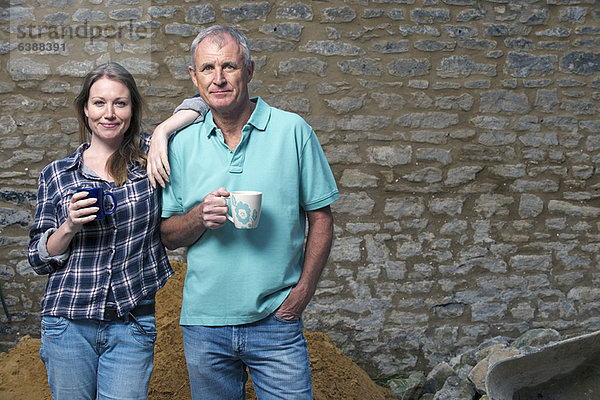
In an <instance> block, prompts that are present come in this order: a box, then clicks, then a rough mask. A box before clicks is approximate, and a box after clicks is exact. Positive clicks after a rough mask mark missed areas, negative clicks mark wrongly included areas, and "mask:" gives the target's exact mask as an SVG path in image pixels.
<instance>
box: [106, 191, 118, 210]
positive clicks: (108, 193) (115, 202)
mask: <svg viewBox="0 0 600 400" xmlns="http://www.w3.org/2000/svg"><path fill="white" fill-rule="evenodd" d="M104 195H105V196H106V195H108V196H110V197H112V200H113V208H112V209H110V210H109V211H104V214H106V215H110V214H112V213H114V212H115V209H116V208H117V199H115V196H114V195H113V194H112V193H111V192H104Z"/></svg>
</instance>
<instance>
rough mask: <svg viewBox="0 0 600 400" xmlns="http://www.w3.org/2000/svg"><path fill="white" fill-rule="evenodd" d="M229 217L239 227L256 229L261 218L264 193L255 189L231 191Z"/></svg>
mask: <svg viewBox="0 0 600 400" xmlns="http://www.w3.org/2000/svg"><path fill="white" fill-rule="evenodd" d="M228 199H229V203H230V205H229V210H230V211H231V215H229V213H228V214H227V219H228V220H230V221H231V222H233V225H234V226H235V227H236V228H237V229H254V228H256V227H257V226H258V220H259V219H260V208H261V204H262V193H261V192H253V191H238V192H230V194H229V197H228Z"/></svg>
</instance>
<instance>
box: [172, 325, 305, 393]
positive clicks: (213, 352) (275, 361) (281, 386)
mask: <svg viewBox="0 0 600 400" xmlns="http://www.w3.org/2000/svg"><path fill="white" fill-rule="evenodd" d="M182 330H183V344H184V348H185V358H186V362H187V368H188V373H189V376H190V386H191V390H192V399H194V400H196V399H205V400H240V399H244V398H245V384H246V381H247V379H248V375H247V373H246V366H247V367H248V371H249V373H250V377H251V378H252V383H253V384H254V390H255V391H256V395H257V397H258V399H259V400H271V399H285V400H289V399H294V400H301V399H307V400H312V398H313V396H312V384H311V376H310V363H309V358H308V349H307V347H306V339H305V338H304V335H303V333H302V322H301V321H284V320H281V319H279V318H277V317H275V316H274V315H271V316H269V317H267V318H265V319H262V320H260V321H257V322H254V323H251V324H245V325H235V326H214V327H213V326H199V325H185V326H182Z"/></svg>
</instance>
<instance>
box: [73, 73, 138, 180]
mask: <svg viewBox="0 0 600 400" xmlns="http://www.w3.org/2000/svg"><path fill="white" fill-rule="evenodd" d="M100 78H109V79H112V80H114V81H117V82H120V83H122V84H123V85H125V86H126V87H127V89H129V97H130V99H131V121H130V122H129V128H128V129H127V131H126V132H125V136H124V138H123V142H122V143H121V146H119V149H118V150H117V151H115V152H114V153H113V154H112V155H111V156H110V157H109V158H108V160H107V161H106V171H107V172H108V173H109V174H110V175H111V176H112V177H113V179H114V180H115V184H116V185H117V186H121V185H123V184H124V183H125V181H127V170H128V167H129V164H130V163H135V162H137V163H140V164H142V165H145V164H146V154H145V153H144V151H143V149H142V147H141V144H140V132H141V122H142V109H143V107H144V100H143V99H142V96H141V95H140V92H139V91H138V88H137V85H136V84H135V80H134V79H133V76H131V74H130V73H129V71H127V70H126V69H125V68H124V67H122V66H121V65H119V64H117V63H114V62H110V63H107V64H102V65H100V66H98V67H96V68H95V69H94V70H92V71H91V72H90V73H88V74H87V75H86V77H85V78H84V79H83V84H82V86H81V90H80V91H79V94H78V95H77V97H76V98H75V101H74V103H73V104H74V106H75V112H76V114H77V119H78V120H79V138H80V140H81V143H85V142H88V141H89V139H90V134H91V129H90V126H89V124H88V121H87V117H86V115H85V110H84V108H85V106H86V105H87V102H88V99H89V97H90V88H91V87H92V85H93V84H94V83H95V82H96V81H97V80H98V79H100Z"/></svg>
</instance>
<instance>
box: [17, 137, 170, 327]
mask: <svg viewBox="0 0 600 400" xmlns="http://www.w3.org/2000/svg"><path fill="white" fill-rule="evenodd" d="M142 144H143V147H144V149H145V150H147V149H148V146H149V144H150V136H149V135H148V134H145V133H143V134H142ZM88 146H89V145H88V144H82V145H81V146H79V148H78V149H77V151H76V152H75V153H74V154H72V155H70V156H68V157H65V158H63V159H61V160H57V161H54V162H52V163H50V164H49V165H48V166H46V167H45V168H44V169H43V171H42V173H41V175H40V179H39V188H38V198H37V205H36V209H35V222H34V225H33V227H32V228H31V231H30V234H29V236H30V242H29V253H28V257H29V263H30V264H31V266H32V267H33V269H34V271H35V272H36V273H37V274H40V275H42V274H48V283H47V285H46V292H45V294H44V298H43V300H42V315H43V316H46V315H51V316H62V317H66V318H69V319H97V320H101V319H103V317H104V308H105V305H106V299H107V295H108V292H109V285H110V286H112V290H113V293H114V298H115V302H116V305H117V311H118V314H119V315H124V314H125V313H127V312H128V311H130V310H131V309H133V308H134V307H135V306H136V304H137V303H138V302H139V301H140V300H142V299H144V298H151V297H153V296H154V294H155V293H156V291H158V289H160V288H161V287H162V286H163V285H164V284H165V283H166V281H167V279H168V278H169V277H170V276H171V275H173V270H172V269H171V266H170V264H169V260H168V258H167V254H166V252H165V249H164V247H163V245H162V243H161V241H160V229H159V228H160V203H159V202H160V193H159V192H158V191H157V190H155V189H153V188H152V186H151V185H150V182H149V180H148V179H147V176H146V170H145V168H144V167H143V166H141V165H130V168H129V171H128V179H127V182H125V184H124V185H123V186H120V187H111V186H110V184H109V183H108V182H106V181H104V180H102V179H101V178H99V177H98V176H96V174H94V173H92V172H91V170H89V169H87V168H86V167H85V166H84V164H83V158H82V154H83V151H84V150H85V149H87V148H88ZM84 186H87V187H90V186H101V187H103V188H104V189H105V190H110V191H111V192H112V193H113V194H114V196H115V198H116V200H117V208H116V210H115V212H114V214H111V215H107V216H106V217H105V219H103V220H95V221H92V222H89V223H87V224H85V225H84V226H83V228H82V230H81V231H80V232H79V233H77V234H76V235H75V237H74V238H73V240H72V241H71V244H70V247H69V250H68V251H67V253H65V254H64V255H61V256H58V257H49V256H48V254H47V251H46V240H47V238H48V236H49V235H50V234H52V232H54V231H55V230H56V229H57V228H58V227H59V226H60V225H61V224H62V223H63V222H64V221H65V220H66V219H67V216H68V206H69V202H70V200H71V197H72V196H73V194H75V193H76V192H77V191H78V188H80V187H84Z"/></svg>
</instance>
